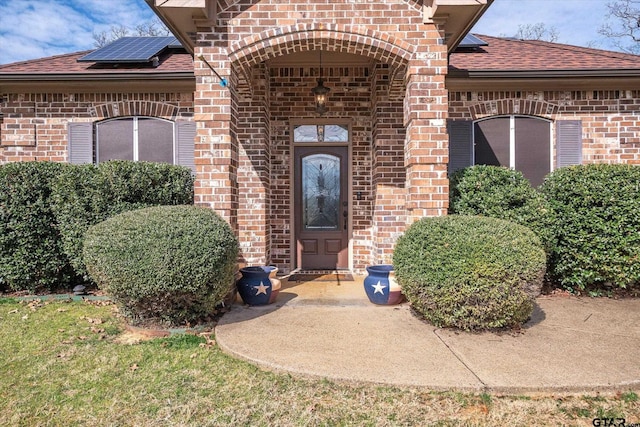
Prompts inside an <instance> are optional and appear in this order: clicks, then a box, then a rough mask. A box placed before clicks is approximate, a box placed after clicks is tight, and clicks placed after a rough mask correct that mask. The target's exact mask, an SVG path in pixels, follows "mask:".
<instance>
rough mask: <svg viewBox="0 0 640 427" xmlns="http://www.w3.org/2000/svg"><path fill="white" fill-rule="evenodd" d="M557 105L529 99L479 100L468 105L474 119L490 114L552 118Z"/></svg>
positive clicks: (556, 112) (555, 112) (556, 111)
mask: <svg viewBox="0 0 640 427" xmlns="http://www.w3.org/2000/svg"><path fill="white" fill-rule="evenodd" d="M558 108H559V107H558V105H557V104H552V103H550V102H546V101H540V100H530V99H499V100H495V101H485V102H479V103H477V104H475V105H472V106H470V107H469V112H470V115H471V117H473V119H474V120H479V119H485V118H488V117H492V116H508V115H523V116H532V117H540V118H544V119H548V120H553V119H554V118H555V116H556V114H558Z"/></svg>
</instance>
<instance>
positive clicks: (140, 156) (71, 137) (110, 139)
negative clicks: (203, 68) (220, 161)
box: [67, 117, 196, 173]
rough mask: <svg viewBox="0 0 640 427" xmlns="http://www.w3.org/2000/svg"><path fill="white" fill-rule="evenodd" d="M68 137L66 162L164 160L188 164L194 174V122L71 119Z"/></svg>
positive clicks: (130, 118) (135, 119)
mask: <svg viewBox="0 0 640 427" xmlns="http://www.w3.org/2000/svg"><path fill="white" fill-rule="evenodd" d="M67 137H68V160H69V163H74V164H82V163H99V162H106V161H109V160H137V161H149V162H164V163H172V164H178V165H182V166H187V167H189V168H191V170H192V171H193V172H194V173H195V160H194V144H195V138H196V124H195V122H193V121H186V120H184V121H183V120H178V121H176V122H172V121H169V120H164V119H158V118H153V117H120V118H116V119H110V120H105V121H102V122H98V123H95V124H94V123H92V122H71V123H69V125H68V136H67Z"/></svg>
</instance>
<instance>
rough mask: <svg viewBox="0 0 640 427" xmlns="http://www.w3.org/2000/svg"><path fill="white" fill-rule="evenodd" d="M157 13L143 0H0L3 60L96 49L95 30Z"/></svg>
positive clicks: (128, 24)
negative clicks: (0, 1) (2, 0)
mask: <svg viewBox="0 0 640 427" xmlns="http://www.w3.org/2000/svg"><path fill="white" fill-rule="evenodd" d="M154 16H155V15H154V14H153V12H152V11H151V9H150V8H149V7H148V6H147V4H146V3H145V2H144V0H8V1H6V2H2V3H0V64H6V63H10V62H16V61H22V60H27V59H34V58H40V57H45V56H51V55H57V54H62V53H70V52H76V51H81V50H88V49H93V48H94V40H93V33H97V32H102V31H109V29H110V28H111V27H112V26H119V25H124V26H126V27H130V28H134V27H135V26H136V25H138V24H140V23H143V22H147V21H149V20H151V19H152V18H153V17H154Z"/></svg>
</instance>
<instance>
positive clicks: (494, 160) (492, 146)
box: [474, 117, 511, 167]
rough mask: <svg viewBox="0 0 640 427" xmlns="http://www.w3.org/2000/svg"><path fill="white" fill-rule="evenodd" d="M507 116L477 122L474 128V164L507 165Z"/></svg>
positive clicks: (508, 121) (508, 134) (508, 135)
mask: <svg viewBox="0 0 640 427" xmlns="http://www.w3.org/2000/svg"><path fill="white" fill-rule="evenodd" d="M510 122H511V119H510V118H509V117H499V118H495V119H489V120H483V121H481V122H477V123H476V124H475V128H474V140H475V144H476V147H475V164H476V165H493V166H506V167H509V166H510V164H509V151H510V149H509V145H510V139H511V137H510V131H509V126H510Z"/></svg>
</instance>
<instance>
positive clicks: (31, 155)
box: [0, 93, 193, 163]
mask: <svg viewBox="0 0 640 427" xmlns="http://www.w3.org/2000/svg"><path fill="white" fill-rule="evenodd" d="M0 112H2V120H1V121H0V163H6V162H16V161H33V160H51V161H57V162H63V161H67V144H68V138H67V123H69V122H81V121H83V122H91V121H96V120H102V119H105V118H111V117H118V116H129V115H147V116H152V117H160V118H165V119H169V120H175V119H177V118H179V117H183V118H185V117H190V116H192V114H193V95H192V94H190V93H162V94H159V93H153V94H149V93H147V94H132V93H121V94H97V93H94V94H85V93H82V94H69V93H53V94H43V93H37V94H34V93H21V94H5V95H3V97H2V103H1V104H0Z"/></svg>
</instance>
